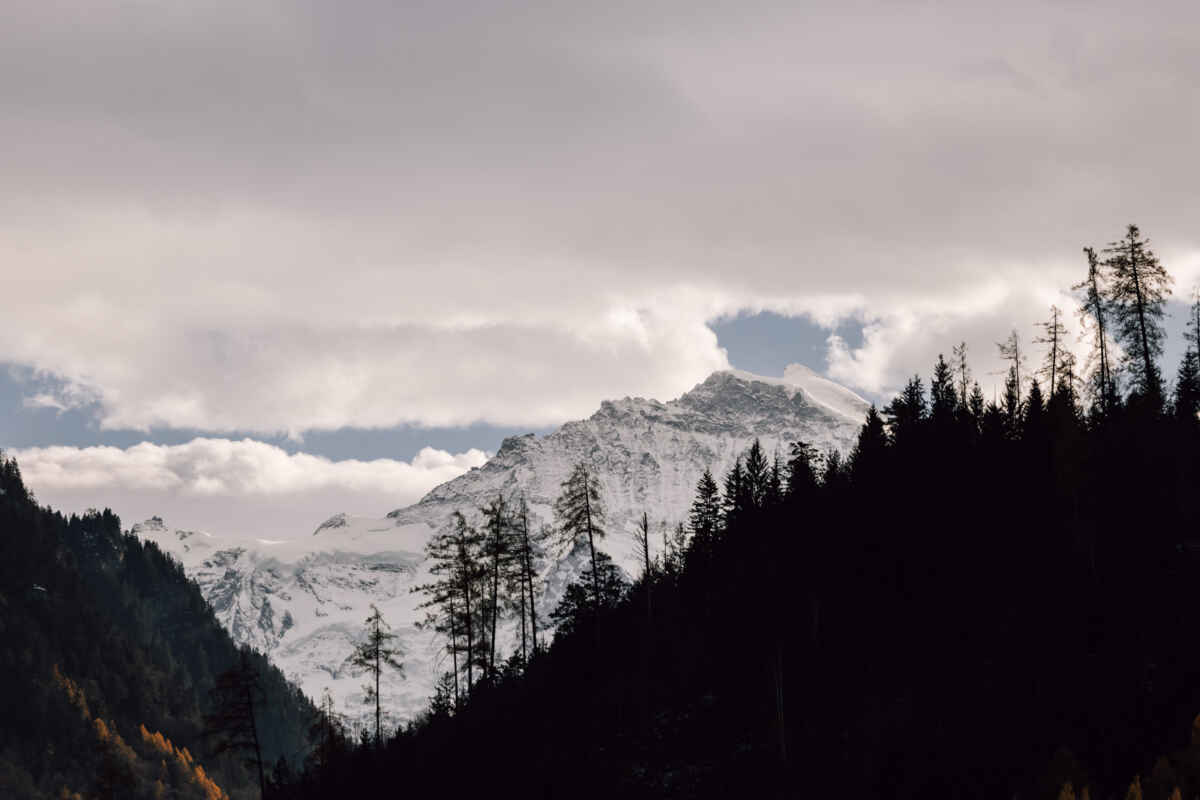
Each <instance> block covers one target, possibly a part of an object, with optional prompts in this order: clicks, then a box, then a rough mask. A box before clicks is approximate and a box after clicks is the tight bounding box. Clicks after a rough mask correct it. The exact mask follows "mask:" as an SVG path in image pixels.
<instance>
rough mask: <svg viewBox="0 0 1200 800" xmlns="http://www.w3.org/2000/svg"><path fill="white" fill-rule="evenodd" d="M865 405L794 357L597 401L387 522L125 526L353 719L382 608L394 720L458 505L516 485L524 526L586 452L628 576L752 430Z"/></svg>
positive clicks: (556, 570)
mask: <svg viewBox="0 0 1200 800" xmlns="http://www.w3.org/2000/svg"><path fill="white" fill-rule="evenodd" d="M866 409H867V403H866V401H864V400H863V399H862V398H861V397H859V396H858V395H856V394H854V393H853V392H851V391H850V390H848V389H845V388H844V387H842V386H839V385H838V384H836V383H834V382H832V381H830V380H828V379H826V378H823V377H821V376H819V375H817V374H816V373H814V372H812V371H811V370H809V369H807V368H805V367H801V366H799V365H793V366H792V367H789V368H788V370H787V371H786V372H785V374H784V377H783V378H782V379H779V378H764V377H760V376H756V375H751V374H749V373H745V372H739V371H732V370H730V371H723V372H717V373H714V374H713V375H711V376H710V377H709V378H708V379H706V380H705V381H704V382H702V383H700V384H699V385H697V386H696V387H695V388H693V389H692V390H691V391H689V392H687V393H686V394H684V395H683V396H681V397H680V398H679V399H677V400H672V401H669V402H665V403H663V402H659V401H657V400H646V399H642V398H629V397H627V398H624V399H622V400H615V401H605V402H603V403H602V404H601V406H600V410H599V411H597V412H596V413H595V414H593V415H592V416H591V417H589V418H588V419H586V420H579V421H575V422H568V423H566V424H564V425H563V426H562V427H561V428H559V429H558V430H556V431H554V432H553V433H551V434H549V435H547V436H544V437H538V436H535V435H533V434H527V435H525V436H515V437H511V438H508V439H505V440H504V442H503V444H502V445H501V446H500V449H499V451H498V452H497V453H496V454H495V455H494V456H493V457H492V458H491V459H489V460H488V461H487V463H485V464H484V465H483V466H482V467H476V468H472V469H471V470H470V471H469V472H466V473H464V474H463V475H461V476H459V477H457V478H454V479H453V480H450V481H448V482H446V483H444V484H442V485H440V486H438V487H436V488H434V489H433V490H432V491H430V492H429V493H428V494H427V495H426V496H425V497H424V498H422V499H421V500H420V501H419V502H418V503H416V504H414V505H411V506H408V507H406V508H401V509H397V510H395V511H393V512H391V513H390V514H388V515H387V517H386V518H384V519H374V518H368V517H357V516H353V515H348V514H345V513H340V514H336V515H334V516H332V517H330V518H329V519H328V520H326V521H325V522H324V523H322V524H321V525H320V526H318V527H317V529H316V530H315V531H314V532H313V533H312V534H309V535H305V536H302V537H300V538H297V539H292V540H287V541H268V540H247V539H244V538H233V537H220V536H215V535H211V534H207V533H199V532H191V531H170V530H168V528H167V526H166V525H165V523H164V522H163V521H162V520H161V519H159V518H157V517H154V518H151V519H150V520H147V521H146V522H144V523H140V524H138V525H135V526H134V533H136V534H137V535H139V536H141V537H142V538H143V539H146V540H148V541H154V542H156V543H157V544H158V545H159V547H160V548H162V549H163V550H165V551H167V552H169V553H172V554H173V555H175V556H176V557H177V558H178V559H179V560H180V561H181V562H182V564H183V566H184V569H185V570H186V571H187V574H188V575H189V576H191V577H192V578H194V579H195V580H196V581H197V582H198V584H199V585H200V587H201V590H202V591H203V593H204V596H205V597H206V598H207V599H208V600H209V602H210V603H211V604H212V606H213V609H214V610H215V611H216V614H217V617H218V619H219V620H220V621H221V623H222V624H223V625H224V626H225V627H226V628H227V629H228V630H229V631H230V633H231V634H232V636H233V637H234V639H235V640H236V641H238V642H242V643H247V644H250V645H252V646H254V647H256V648H258V649H259V650H262V651H263V652H265V653H267V654H268V655H270V657H271V659H272V660H273V661H274V662H275V663H276V664H277V665H278V666H279V667H280V668H281V669H282V670H283V671H284V672H285V674H287V675H288V676H289V677H291V678H292V679H294V680H296V681H297V682H298V683H299V684H300V686H301V687H302V688H303V689H304V691H305V692H306V693H308V694H309V695H310V696H312V697H314V698H315V697H319V696H320V694H321V692H322V691H323V690H324V689H325V688H329V689H330V691H331V692H332V693H333V696H334V698H335V701H336V702H337V703H338V704H339V706H340V707H341V710H342V711H343V712H344V713H347V714H348V715H350V716H352V717H354V718H360V717H363V716H365V714H366V707H365V705H363V704H362V700H363V690H362V684H363V682H364V681H363V678H362V676H360V675H355V674H354V673H353V671H352V670H351V668H350V666H349V657H350V653H351V650H352V649H353V646H354V643H355V641H356V637H357V636H359V634H360V632H361V630H362V627H363V621H364V620H365V619H366V617H367V615H368V613H369V612H370V605H371V604H375V605H377V606H378V607H379V609H380V610H381V611H382V612H383V614H384V617H385V619H387V620H388V621H389V622H390V623H391V625H392V627H393V629H394V631H395V632H396V633H397V634H398V635H399V636H400V639H399V642H400V644H401V646H402V647H403V648H404V650H405V657H404V661H405V664H406V675H405V677H404V678H401V677H400V676H398V675H391V676H388V677H387V679H386V680H385V682H384V685H383V686H382V687H381V692H382V694H383V698H384V702H385V705H386V707H387V708H388V709H389V723H391V724H395V723H397V722H400V721H402V720H403V719H407V718H408V717H410V716H411V715H412V714H414V713H416V712H417V711H419V710H420V709H422V708H423V707H424V706H425V704H426V702H427V699H428V697H429V696H430V694H431V693H432V687H433V683H434V681H435V680H436V677H437V675H438V674H439V673H440V672H442V671H444V670H445V669H446V665H445V664H444V663H442V660H443V659H442V658H441V655H440V652H439V644H438V643H437V642H435V641H433V640H432V638H431V637H430V636H429V635H428V634H427V633H424V632H421V631H419V630H417V628H416V623H417V622H418V621H419V620H420V619H421V617H422V616H423V612H421V611H420V610H418V609H417V605H418V604H419V602H420V598H419V597H418V596H415V595H413V594H411V592H410V589H411V588H412V587H414V586H417V585H420V584H421V583H423V582H425V581H426V580H427V579H428V573H427V571H426V569H425V566H424V564H423V556H422V553H423V548H424V545H425V543H426V542H427V541H428V539H429V537H430V536H431V535H432V534H433V532H434V531H435V530H437V529H439V528H441V527H442V526H444V525H445V524H446V522H447V520H448V518H449V516H450V514H451V513H452V512H453V511H455V510H459V511H462V512H463V513H464V514H467V515H468V517H477V516H478V509H479V508H480V507H482V506H483V505H485V504H486V503H488V502H490V501H491V500H492V499H493V498H495V497H496V496H497V495H498V494H503V495H505V496H506V497H509V498H515V497H516V496H518V495H523V496H524V497H525V498H526V500H527V502H528V504H529V509H530V513H531V523H533V524H535V525H536V524H551V523H553V503H554V499H555V498H556V497H557V496H558V493H559V491H560V485H561V483H562V481H563V480H564V479H565V478H566V477H567V474H568V473H569V472H570V470H571V468H572V467H573V466H574V465H575V464H576V463H578V462H580V461H585V462H587V463H589V464H590V465H591V466H592V468H593V469H594V472H595V474H596V475H597V477H598V478H599V480H600V483H601V486H602V490H603V497H604V502H605V507H606V511H607V524H606V529H607V531H608V533H609V535H608V537H607V538H606V539H605V540H603V542H602V543H601V547H602V548H603V549H604V550H606V551H607V552H608V553H609V554H610V555H612V556H613V558H614V559H615V560H616V561H617V563H618V564H620V565H622V566H623V567H625V568H626V569H627V571H629V572H630V573H631V574H636V572H637V562H636V558H635V557H634V542H633V537H632V531H633V529H634V525H635V523H636V521H637V520H638V519H639V518H640V517H641V514H642V512H643V511H645V512H646V513H648V514H649V515H650V519H651V520H652V524H653V525H654V531H655V534H656V536H655V539H656V543H657V542H659V541H661V538H660V536H659V535H658V533H659V531H660V530H662V529H666V528H670V527H673V526H674V525H675V524H676V523H677V522H683V521H686V519H687V512H688V508H689V506H690V505H691V502H692V499H693V496H694V492H695V487H696V482H697V481H698V480H699V478H700V476H701V474H702V473H703V472H704V469H705V468H709V469H711V470H712V471H713V474H714V475H716V476H717V477H718V480H719V479H720V477H721V476H722V475H724V473H725V472H726V471H727V470H728V469H729V468H730V467H731V466H732V465H733V462H734V459H735V458H736V457H737V456H738V455H740V454H741V453H742V452H743V451H744V450H745V449H746V448H747V447H749V446H750V444H751V442H753V441H754V439H755V438H758V439H760V440H761V442H762V444H763V446H764V447H765V448H766V450H767V452H768V454H771V453H773V452H774V451H776V450H778V451H779V452H780V453H782V454H784V455H785V456H786V453H787V448H788V445H789V444H790V443H791V442H793V441H796V440H803V441H805V442H808V443H809V444H812V445H815V446H816V447H817V448H819V449H820V450H823V451H826V450H830V449H838V450H840V451H842V452H843V453H845V452H848V450H849V449H850V447H851V446H852V445H853V443H854V440H855V437H856V436H857V433H858V428H859V426H860V425H861V423H862V419H863V416H864V414H865V413H866ZM584 567H585V564H584V563H583V557H582V555H581V554H580V553H578V552H576V553H569V554H564V555H562V556H561V557H560V558H559V559H558V560H557V561H556V562H555V563H552V564H550V565H549V567H548V569H547V573H546V575H545V578H546V581H545V583H546V590H545V593H544V595H543V597H542V599H541V602H540V603H539V605H540V606H542V607H541V608H540V613H542V614H547V613H548V612H549V611H550V610H551V609H552V608H553V606H554V605H555V604H556V603H557V601H558V598H559V597H560V596H561V594H562V591H563V589H564V588H565V587H566V585H567V584H568V583H569V581H571V580H573V579H574V578H575V577H576V576H577V575H578V574H579V572H581V571H582V569H583V568H584Z"/></svg>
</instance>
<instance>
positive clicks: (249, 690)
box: [204, 646, 267, 796]
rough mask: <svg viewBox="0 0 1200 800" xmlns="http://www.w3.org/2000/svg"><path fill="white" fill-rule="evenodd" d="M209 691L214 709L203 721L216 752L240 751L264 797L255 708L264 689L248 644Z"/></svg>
mask: <svg viewBox="0 0 1200 800" xmlns="http://www.w3.org/2000/svg"><path fill="white" fill-rule="evenodd" d="M212 694H213V705H214V709H213V711H212V713H210V714H208V715H207V716H206V717H205V718H204V724H205V728H206V729H207V731H208V733H209V735H210V736H212V737H213V738H214V739H215V740H216V745H215V747H214V750H215V752H218V753H222V752H235V753H241V754H242V755H243V756H244V758H245V761H246V764H247V766H252V767H254V769H255V771H256V772H257V773H258V789H259V795H260V796H265V795H266V791H267V780H266V776H265V773H264V772H263V757H262V744H261V742H260V741H259V737H258V722H257V719H256V717H255V713H256V711H258V713H261V710H262V709H261V704H262V702H263V689H262V684H261V683H260V681H259V677H258V669H257V668H255V666H254V663H253V661H252V659H251V654H250V649H249V648H248V647H245V646H243V647H242V648H241V649H240V650H239V651H238V660H237V662H236V663H235V664H234V665H233V666H232V667H230V668H229V669H227V670H225V671H224V672H222V673H221V674H220V675H218V676H217V681H216V685H215V686H214V687H213V689H212Z"/></svg>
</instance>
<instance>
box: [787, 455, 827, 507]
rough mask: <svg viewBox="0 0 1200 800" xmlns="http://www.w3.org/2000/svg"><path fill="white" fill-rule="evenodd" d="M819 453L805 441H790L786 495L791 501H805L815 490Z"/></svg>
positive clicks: (819, 466) (819, 467) (818, 468)
mask: <svg viewBox="0 0 1200 800" xmlns="http://www.w3.org/2000/svg"><path fill="white" fill-rule="evenodd" d="M820 461H821V454H820V453H818V452H817V449H816V448H815V447H813V446H812V445H810V444H808V443H806V442H800V441H796V442H792V445H791V451H790V456H789V457H788V463H787V467H788V480H787V497H788V500H790V501H792V502H797V501H801V502H802V501H806V500H808V499H809V498H810V497H811V496H812V495H813V493H814V492H816V490H817V486H818V484H819V479H818V477H817V476H818V474H819V472H820V469H821V464H820Z"/></svg>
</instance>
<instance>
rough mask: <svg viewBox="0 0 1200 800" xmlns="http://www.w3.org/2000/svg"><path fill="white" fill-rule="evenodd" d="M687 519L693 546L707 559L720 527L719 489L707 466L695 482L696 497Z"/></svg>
mask: <svg viewBox="0 0 1200 800" xmlns="http://www.w3.org/2000/svg"><path fill="white" fill-rule="evenodd" d="M688 521H689V522H690V523H691V526H692V542H693V546H694V547H695V548H697V550H698V552H700V553H702V554H703V557H704V558H705V559H707V558H708V557H709V556H711V554H712V545H713V542H714V541H715V540H716V538H717V531H718V530H719V529H720V527H721V491H720V489H718V488H717V482H716V480H714V479H713V475H712V471H711V470H709V469H707V468H705V470H704V474H703V475H701V476H700V480H699V481H698V482H697V484H696V499H695V500H693V501H692V510H691V513H690V514H689V515H688Z"/></svg>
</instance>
